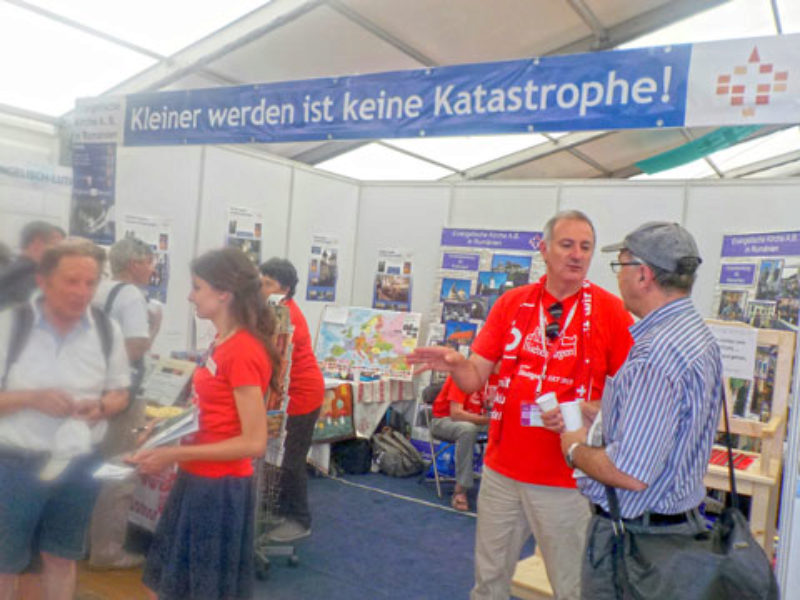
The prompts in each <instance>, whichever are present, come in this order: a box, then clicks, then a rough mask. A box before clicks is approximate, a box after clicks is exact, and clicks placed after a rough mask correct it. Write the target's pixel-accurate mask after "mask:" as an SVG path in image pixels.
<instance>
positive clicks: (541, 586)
mask: <svg viewBox="0 0 800 600" xmlns="http://www.w3.org/2000/svg"><path fill="white" fill-rule="evenodd" d="M511 595H512V596H514V597H515V598H520V599H521V600H543V599H545V598H552V597H553V588H552V587H550V580H549V579H547V572H546V571H545V568H544V560H543V559H542V555H541V554H540V553H539V548H538V547H537V548H536V553H535V554H534V555H533V556H529V557H528V558H523V559H522V560H521V561H519V562H518V563H517V568H516V570H515V571H514V576H513V577H512V578H511Z"/></svg>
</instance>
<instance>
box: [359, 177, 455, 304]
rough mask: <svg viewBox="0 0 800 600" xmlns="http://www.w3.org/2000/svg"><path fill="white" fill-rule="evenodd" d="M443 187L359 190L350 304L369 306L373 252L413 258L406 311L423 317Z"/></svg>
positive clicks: (442, 215)
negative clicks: (398, 251) (392, 251)
mask: <svg viewBox="0 0 800 600" xmlns="http://www.w3.org/2000/svg"><path fill="white" fill-rule="evenodd" d="M449 205H450V186H448V185H436V184H433V185H427V186H426V185H422V184H417V185H407V184H394V185H392V184H386V185H364V186H362V188H361V201H360V204H359V211H358V253H357V255H356V262H355V278H354V282H353V303H354V304H358V305H360V306H372V295H373V289H374V285H375V273H376V269H377V260H378V250H379V249H382V248H401V249H406V250H409V251H411V252H412V253H413V256H412V262H413V272H412V277H413V279H412V284H411V285H412V289H411V310H412V311H414V312H421V313H423V314H426V313H427V311H428V309H429V308H430V304H431V300H432V298H433V284H434V277H433V276H432V274H434V273H436V269H438V267H439V264H438V261H439V240H440V238H441V233H442V227H444V226H445V225H446V224H447V212H448V208H449Z"/></svg>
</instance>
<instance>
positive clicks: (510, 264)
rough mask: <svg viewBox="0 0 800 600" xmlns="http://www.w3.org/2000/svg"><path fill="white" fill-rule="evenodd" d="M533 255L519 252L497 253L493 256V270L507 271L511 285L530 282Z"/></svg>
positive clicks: (516, 285)
mask: <svg viewBox="0 0 800 600" xmlns="http://www.w3.org/2000/svg"><path fill="white" fill-rule="evenodd" d="M532 261H533V257H531V256H523V255H518V254H495V255H494V256H492V271H493V272H495V273H498V272H499V273H505V274H506V275H507V276H508V282H510V283H511V287H519V286H521V285H525V284H526V283H528V282H529V280H530V276H531V262H532Z"/></svg>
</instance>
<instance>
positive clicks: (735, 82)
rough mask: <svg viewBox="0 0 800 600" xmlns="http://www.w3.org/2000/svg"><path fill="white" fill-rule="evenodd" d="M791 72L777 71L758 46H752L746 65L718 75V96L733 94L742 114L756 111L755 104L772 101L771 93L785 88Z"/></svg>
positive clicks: (752, 113) (731, 95)
mask: <svg viewBox="0 0 800 600" xmlns="http://www.w3.org/2000/svg"><path fill="white" fill-rule="evenodd" d="M788 80H789V71H776V70H775V66H774V65H773V63H771V62H763V61H762V60H761V56H759V54H758V46H753V51H752V52H751V53H750V58H748V59H747V64H745V65H737V66H735V67H734V68H733V72H731V73H724V74H722V75H719V76H717V96H730V103H731V106H741V107H742V116H743V117H752V116H755V114H756V106H759V105H765V104H769V100H770V96H771V94H778V93H781V92H785V91H786V82H787V81H788Z"/></svg>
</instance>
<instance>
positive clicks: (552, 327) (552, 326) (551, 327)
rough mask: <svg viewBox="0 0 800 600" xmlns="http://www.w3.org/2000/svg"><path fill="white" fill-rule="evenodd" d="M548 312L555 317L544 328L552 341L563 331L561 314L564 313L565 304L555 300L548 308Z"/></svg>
mask: <svg viewBox="0 0 800 600" xmlns="http://www.w3.org/2000/svg"><path fill="white" fill-rule="evenodd" d="M547 313H548V314H549V315H550V316H551V317H552V318H553V320H552V321H551V322H550V323H548V324H547V325H546V326H545V328H544V334H545V335H546V336H547V339H548V340H550V341H551V342H552V341H553V340H555V339H556V338H557V337H558V336H559V334H560V333H561V316H562V315H563V314H564V306H563V305H562V304H561V302H554V303H553V304H551V305H550V306H549V307H548V308H547Z"/></svg>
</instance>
